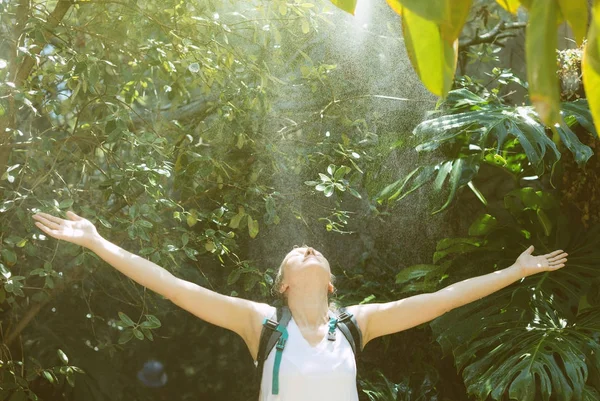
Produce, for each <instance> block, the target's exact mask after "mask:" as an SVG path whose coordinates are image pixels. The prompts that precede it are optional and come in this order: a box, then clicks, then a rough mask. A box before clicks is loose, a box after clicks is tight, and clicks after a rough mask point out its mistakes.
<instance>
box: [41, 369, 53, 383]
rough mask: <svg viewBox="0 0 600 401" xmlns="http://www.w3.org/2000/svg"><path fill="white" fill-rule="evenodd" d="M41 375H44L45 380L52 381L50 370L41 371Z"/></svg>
mask: <svg viewBox="0 0 600 401" xmlns="http://www.w3.org/2000/svg"><path fill="white" fill-rule="evenodd" d="M42 376H44V378H45V379H46V380H48V381H49V382H50V383H54V377H53V376H52V374H51V373H50V372H48V371H47V370H44V371H42Z"/></svg>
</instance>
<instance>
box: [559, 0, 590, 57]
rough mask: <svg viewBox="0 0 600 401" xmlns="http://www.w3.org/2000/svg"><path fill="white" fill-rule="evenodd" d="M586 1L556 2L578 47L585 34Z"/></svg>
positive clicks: (561, 0)
mask: <svg viewBox="0 0 600 401" xmlns="http://www.w3.org/2000/svg"><path fill="white" fill-rule="evenodd" d="M587 3H588V2H587V0H558V4H559V5H560V11H561V12H562V15H564V16H565V19H566V20H567V22H568V23H569V26H570V27H571V30H572V31H573V36H575V41H576V42H577V45H578V46H581V44H582V43H583V39H585V34H586V32H587V20H588V5H587Z"/></svg>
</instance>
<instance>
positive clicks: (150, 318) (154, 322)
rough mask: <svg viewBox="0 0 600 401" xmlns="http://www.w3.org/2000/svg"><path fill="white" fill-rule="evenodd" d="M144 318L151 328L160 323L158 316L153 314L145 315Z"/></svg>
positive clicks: (156, 326)
mask: <svg viewBox="0 0 600 401" xmlns="http://www.w3.org/2000/svg"><path fill="white" fill-rule="evenodd" d="M146 319H148V322H150V323H151V324H152V328H158V327H160V326H161V325H162V324H161V323H160V320H158V318H157V317H156V316H154V315H146Z"/></svg>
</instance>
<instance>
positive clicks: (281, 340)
mask: <svg viewBox="0 0 600 401" xmlns="http://www.w3.org/2000/svg"><path fill="white" fill-rule="evenodd" d="M285 341H286V339H285V338H283V336H281V337H280V338H279V340H278V341H277V345H276V347H277V349H278V350H280V351H283V348H284V347H285Z"/></svg>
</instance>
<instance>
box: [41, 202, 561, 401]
mask: <svg viewBox="0 0 600 401" xmlns="http://www.w3.org/2000/svg"><path fill="white" fill-rule="evenodd" d="M67 217H68V218H69V220H64V219H61V218H58V217H55V216H51V215H49V214H46V213H38V214H36V215H34V216H33V218H34V219H35V220H36V223H35V224H36V226H37V227H38V228H40V230H42V231H43V232H44V233H46V234H48V235H50V236H52V237H54V238H57V239H62V240H64V241H68V242H72V243H74V244H77V245H81V246H84V247H86V248H88V249H90V250H91V251H93V252H94V253H96V254H97V255H98V256H100V257H101V258H102V259H104V260H105V261H106V262H107V263H109V264H110V265H112V266H113V267H115V268H116V269H117V270H119V271H121V272H122V273H123V274H125V275H127V276H128V277H130V278H131V279H133V280H135V281H136V282H138V283H139V284H141V285H143V286H145V287H147V288H149V289H151V290H153V291H155V292H157V293H159V294H161V295H162V296H164V297H165V298H168V299H169V300H171V301H172V302H173V303H175V304H176V305H179V306H180V307H182V308H183V309H186V310H187V311H189V312H191V313H193V314H194V315H196V316H198V317H199V318H201V319H203V320H205V321H207V322H209V323H212V324H215V325H217V326H221V327H224V328H226V329H229V330H232V331H234V332H236V333H237V334H239V335H240V336H241V337H242V338H243V339H244V341H245V342H246V345H247V346H248V350H249V351H250V354H251V355H252V357H253V358H254V360H256V359H257V354H258V347H259V339H260V334H261V330H262V328H263V321H264V319H265V318H271V317H272V316H273V315H274V313H275V310H276V309H275V308H274V307H272V306H270V305H267V304H263V303H258V302H252V301H248V300H245V299H241V298H234V297H229V296H225V295H221V294H218V293H216V292H213V291H210V290H207V289H206V288H202V287H200V286H198V285H196V284H194V283H190V282H188V281H185V280H182V279H179V278H177V277H175V276H173V275H172V274H171V273H169V272H168V271H166V270H164V269H163V268H161V267H160V266H158V265H156V264H154V263H152V262H150V261H148V260H146V259H144V258H141V257H139V256H137V255H134V254H132V253H130V252H128V251H126V250H124V249H122V248H120V247H118V246H117V245H115V244H112V243H110V242H109V241H107V240H106V239H104V238H102V237H101V236H100V235H99V234H98V232H97V231H96V228H95V227H94V225H93V224H92V223H91V222H90V221H88V220H86V219H84V218H82V217H79V216H78V215H76V214H75V213H73V212H67ZM532 252H533V246H531V247H529V248H528V249H527V250H525V251H524V252H523V253H522V254H521V255H520V256H519V257H518V258H517V260H516V261H515V263H514V264H512V265H511V266H509V267H507V268H505V269H503V270H499V271H496V272H493V273H489V274H486V275H483V276H479V277H475V278H471V279H467V280H464V281H462V282H459V283H456V284H452V285H450V286H448V287H446V288H443V289H441V290H439V291H437V292H434V293H425V294H419V295H415V296H412V297H409V298H405V299H401V300H398V301H395V302H389V303H374V304H365V305H355V306H350V307H348V308H346V309H347V310H348V312H350V313H351V314H353V315H354V317H355V318H356V322H357V323H358V327H359V329H360V332H361V333H362V346H363V347H364V345H366V344H367V343H368V342H369V341H371V340H373V339H374V338H377V337H380V336H383V335H386V334H391V333H396V332H399V331H402V330H406V329H408V328H411V327H414V326H417V325H420V324H422V323H425V322H428V321H430V320H432V319H435V318H436V317H438V316H441V315H443V314H444V313H446V312H448V311H450V310H452V309H454V308H457V307H459V306H462V305H465V304H468V303H469V302H473V301H475V300H478V299H480V298H482V297H485V296H486V295H489V294H491V293H493V292H495V291H498V290H500V289H502V288H504V287H506V286H508V285H510V284H512V283H514V282H515V281H517V280H519V279H521V278H522V277H526V276H530V275H532V274H535V273H539V272H543V271H551V270H557V269H560V268H561V267H563V266H564V265H565V262H566V261H567V259H566V257H567V254H566V253H565V252H563V251H562V250H557V251H554V252H551V253H549V254H546V255H541V256H533V255H532ZM331 277H332V276H331V269H330V266H329V262H328V261H327V259H325V257H324V256H323V255H322V254H321V253H320V252H318V251H316V250H314V249H313V248H311V247H299V248H295V249H293V250H292V251H291V252H289V253H288V254H287V255H286V256H285V258H284V260H283V262H282V263H281V266H280V271H279V274H278V278H277V280H276V283H278V290H279V291H280V292H281V293H282V294H283V296H284V297H285V299H286V303H287V306H288V307H289V309H290V312H291V315H292V318H291V320H290V322H289V323H288V326H287V331H288V333H289V337H288V341H287V344H286V347H285V351H286V352H283V353H282V360H281V365H280V369H279V373H278V374H279V383H280V384H279V387H280V391H279V394H277V395H274V394H273V392H272V391H271V383H272V382H271V379H272V375H273V366H274V365H273V364H274V362H273V356H274V354H275V352H271V353H270V354H269V357H268V358H267V359H266V361H265V364H264V370H263V377H262V384H261V394H260V401H275V400H278V401H306V400H315V401H319V400H327V401H356V400H358V392H357V388H356V365H355V361H354V355H353V353H352V349H351V348H350V345H349V343H348V341H347V340H346V339H345V337H344V336H343V335H341V334H340V333H337V336H336V338H337V339H338V341H327V340H326V338H327V334H328V332H329V331H330V330H332V329H330V324H329V322H330V317H329V302H328V294H329V293H332V292H333V284H332V282H331Z"/></svg>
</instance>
